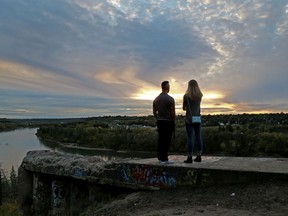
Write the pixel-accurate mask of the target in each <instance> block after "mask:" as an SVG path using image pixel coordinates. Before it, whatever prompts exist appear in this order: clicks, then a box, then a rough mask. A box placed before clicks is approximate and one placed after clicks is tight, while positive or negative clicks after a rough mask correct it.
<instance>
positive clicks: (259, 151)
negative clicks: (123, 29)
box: [37, 113, 288, 157]
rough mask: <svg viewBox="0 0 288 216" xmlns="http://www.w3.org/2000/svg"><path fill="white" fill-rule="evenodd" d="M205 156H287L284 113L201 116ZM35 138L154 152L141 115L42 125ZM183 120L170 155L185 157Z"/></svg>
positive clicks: (149, 121)
mask: <svg viewBox="0 0 288 216" xmlns="http://www.w3.org/2000/svg"><path fill="white" fill-rule="evenodd" d="M202 119H203V127H202V137H203V143H204V154H206V155H227V156H228V155H229V156H278V157H288V133H287V131H288V120H287V119H288V118H287V114H284V113H279V114H253V115H251V114H242V115H204V116H203V117H202ZM37 136H38V137H39V138H40V139H42V140H54V141H57V142H61V143H64V144H66V145H73V146H80V147H92V148H109V149H114V150H131V151H136V150H137V151H155V149H156V145H157V129H156V121H155V119H154V118H153V116H144V117H127V116H116V117H111V116H108V117H93V118H87V119H86V120H85V121H83V122H78V123H62V124H53V125H43V126H41V127H40V128H39V129H38V132H37ZM186 150H187V147H186V131H185V122H184V116H178V117H177V119H176V127H175V138H174V139H173V143H172V145H171V151H172V152H174V153H185V152H186Z"/></svg>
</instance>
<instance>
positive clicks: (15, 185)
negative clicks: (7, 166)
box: [10, 166, 18, 199]
mask: <svg viewBox="0 0 288 216" xmlns="http://www.w3.org/2000/svg"><path fill="white" fill-rule="evenodd" d="M10 185H11V196H12V198H13V199H16V198H17V194H18V183H17V174H16V172H15V169H14V166H12V169H11V172H10Z"/></svg>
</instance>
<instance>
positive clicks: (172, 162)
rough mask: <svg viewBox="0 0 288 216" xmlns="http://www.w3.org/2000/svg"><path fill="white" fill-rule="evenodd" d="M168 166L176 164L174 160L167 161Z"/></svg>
mask: <svg viewBox="0 0 288 216" xmlns="http://www.w3.org/2000/svg"><path fill="white" fill-rule="evenodd" d="M166 164H174V161H172V160H167V161H166Z"/></svg>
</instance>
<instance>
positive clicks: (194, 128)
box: [183, 80, 203, 163]
mask: <svg viewBox="0 0 288 216" xmlns="http://www.w3.org/2000/svg"><path fill="white" fill-rule="evenodd" d="M202 97H203V94H202V92H201V90H200V88H199V86H198V83H197V81H196V80H190V81H189V83H188V88H187V91H186V93H185V95H184V96H183V110H185V111H186V116H185V125H186V131H187V143H188V157H187V160H185V161H184V163H193V160H192V156H193V150H194V134H195V137H196V142H197V147H198V149H197V150H198V152H197V157H196V158H195V159H194V161H195V162H201V161H202V158H201V155H202V149H203V144H202V137H201V113H200V112H201V108H200V104H201V100H202ZM192 118H193V122H192ZM194 119H196V121H195V120H194ZM199 120H200V121H199Z"/></svg>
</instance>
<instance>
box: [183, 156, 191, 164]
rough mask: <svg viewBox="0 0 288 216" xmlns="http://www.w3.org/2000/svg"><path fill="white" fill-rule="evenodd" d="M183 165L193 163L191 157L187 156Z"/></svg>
mask: <svg viewBox="0 0 288 216" xmlns="http://www.w3.org/2000/svg"><path fill="white" fill-rule="evenodd" d="M184 163H193V160H192V156H188V157H187V160H185V161H184Z"/></svg>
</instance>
